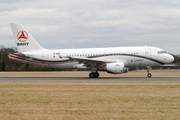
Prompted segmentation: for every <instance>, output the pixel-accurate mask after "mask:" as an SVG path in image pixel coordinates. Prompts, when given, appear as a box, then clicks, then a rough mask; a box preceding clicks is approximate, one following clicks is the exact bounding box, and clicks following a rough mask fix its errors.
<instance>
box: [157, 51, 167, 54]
mask: <svg viewBox="0 0 180 120" xmlns="http://www.w3.org/2000/svg"><path fill="white" fill-rule="evenodd" d="M165 53H167V52H166V51H158V54H165Z"/></svg>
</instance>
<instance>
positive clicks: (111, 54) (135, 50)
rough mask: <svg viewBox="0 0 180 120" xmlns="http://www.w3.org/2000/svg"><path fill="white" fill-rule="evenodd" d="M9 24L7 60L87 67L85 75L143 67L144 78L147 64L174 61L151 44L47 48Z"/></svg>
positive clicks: (20, 27) (68, 67)
mask: <svg viewBox="0 0 180 120" xmlns="http://www.w3.org/2000/svg"><path fill="white" fill-rule="evenodd" d="M10 25H11V28H12V32H13V35H14V39H15V42H16V45H17V50H18V52H17V53H13V54H8V57H9V58H10V59H14V60H18V61H22V62H26V63H33V64H38V65H43V66H51V67H57V68H60V69H62V70H64V69H68V70H74V69H76V70H90V71H91V72H90V73H89V78H98V77H99V73H98V71H101V70H102V71H107V73H110V74H122V73H127V72H128V67H147V72H148V74H147V77H149V78H150V77H151V76H152V74H151V73H150V67H149V66H161V65H164V64H168V63H171V62H172V61H173V60H174V57H173V56H172V55H170V54H168V53H167V52H165V51H164V50H163V49H161V48H158V47H151V46H136V47H105V48H81V49H56V50H48V49H45V48H43V47H42V46H41V45H40V44H39V43H38V42H37V41H36V40H35V39H34V38H33V37H32V35H31V34H30V33H29V32H28V31H27V30H26V29H25V28H24V27H23V26H22V25H21V24H20V23H16V22H14V23H10Z"/></svg>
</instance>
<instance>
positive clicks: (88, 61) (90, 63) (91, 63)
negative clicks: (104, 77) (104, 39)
mask: <svg viewBox="0 0 180 120" xmlns="http://www.w3.org/2000/svg"><path fill="white" fill-rule="evenodd" d="M69 61H71V62H79V64H84V66H86V67H95V68H103V67H105V66H106V63H110V62H114V61H110V60H104V59H99V58H79V57H69Z"/></svg>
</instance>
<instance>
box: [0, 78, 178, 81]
mask: <svg viewBox="0 0 180 120" xmlns="http://www.w3.org/2000/svg"><path fill="white" fill-rule="evenodd" d="M0 81H13V82H15V81H26V82H28V81H57V82H58V81H59V82H180V77H152V78H146V77H144V78H142V77H139V78H138V77H136V78H134V77H119V78H117V77H114V78H113V77H112V78H111V77H99V78H93V79H91V78H88V77H74V78H72V77H0Z"/></svg>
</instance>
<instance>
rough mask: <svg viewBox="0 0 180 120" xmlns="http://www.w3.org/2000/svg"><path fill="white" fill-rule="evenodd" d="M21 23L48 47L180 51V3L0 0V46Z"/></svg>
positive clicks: (171, 0)
mask: <svg viewBox="0 0 180 120" xmlns="http://www.w3.org/2000/svg"><path fill="white" fill-rule="evenodd" d="M10 22H20V23H21V24H22V25H23V26H24V27H25V28H26V29H27V30H28V31H29V32H30V33H31V34H32V36H33V37H34V38H35V39H36V40H37V41H38V42H39V43H40V44H41V45H42V46H43V47H45V48H48V49H57V48H72V47H73V48H85V47H88V48H90V47H118V46H144V45H147V46H156V47H160V48H162V49H164V50H165V51H167V52H170V53H174V54H179V53H180V0H0V45H5V47H15V42H14V38H13V34H12V31H11V28H10V24H9V23H10Z"/></svg>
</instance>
